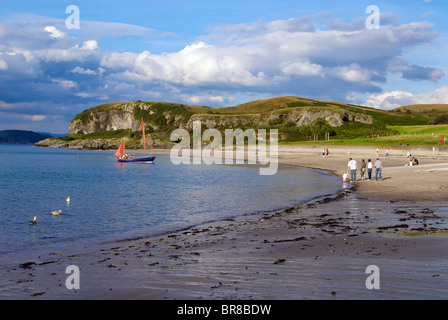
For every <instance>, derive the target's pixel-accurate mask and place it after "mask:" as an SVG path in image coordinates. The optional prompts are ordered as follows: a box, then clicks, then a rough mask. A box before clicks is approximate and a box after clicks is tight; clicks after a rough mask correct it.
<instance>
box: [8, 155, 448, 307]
mask: <svg viewBox="0 0 448 320" xmlns="http://www.w3.org/2000/svg"><path fill="white" fill-rule="evenodd" d="M156 152H157V151H156ZM160 153H162V152H160ZM163 153H166V151H163ZM381 153H382V154H381ZM414 153H415V155H417V157H418V159H419V161H420V163H421V164H422V165H421V166H418V167H405V166H404V164H405V162H406V157H405V155H406V151H404V150H392V151H391V152H390V155H389V157H388V158H387V159H385V157H384V150H382V151H381V152H380V158H381V159H382V160H383V164H384V166H385V169H384V172H383V180H382V181H366V180H364V181H359V182H357V183H354V184H351V183H347V184H346V187H347V188H346V191H345V192H343V193H341V194H339V195H337V196H334V197H331V198H326V199H321V200H318V201H314V202H310V203H305V204H303V205H301V206H298V207H294V208H288V209H285V210H279V211H274V212H265V213H259V214H249V215H245V216H242V217H239V218H235V219H228V220H226V221H220V222H213V223H206V224H203V225H200V226H195V227H194V228H191V229H188V230H180V231H177V232H172V233H168V234H162V235H157V236H153V237H150V238H145V239H135V240H127V241H122V242H118V243H109V244H103V245H102V246H101V248H98V246H95V249H89V248H86V249H85V250H84V251H83V252H57V253H56V252H55V253H54V254H52V255H51V256H48V257H30V261H29V262H33V263H34V264H30V265H22V267H20V266H19V264H20V263H24V262H25V261H20V262H18V265H17V267H16V268H12V269H10V270H2V271H1V275H0V276H1V279H2V283H1V286H0V298H1V299H9V298H11V299H156V300H164V299H167V300H171V299H194V300H210V299H213V300H222V299H261V300H264V299H270V300H290V299H447V298H448V272H447V270H448V250H446V247H447V245H448V204H447V203H446V201H445V199H446V196H445V194H446V189H447V187H448V181H446V177H447V170H448V154H447V153H446V152H445V153H442V152H441V153H439V154H437V155H436V156H433V155H432V152H431V151H429V150H428V151H425V150H421V151H418V152H414ZM349 156H350V157H353V158H354V159H355V160H357V161H358V162H360V159H362V158H365V159H366V160H367V159H368V158H370V159H372V160H374V159H376V151H375V150H374V148H370V147H367V148H366V147H364V148H362V147H360V148H357V149H353V150H350V154H347V147H339V148H336V147H332V148H330V157H328V158H323V157H322V150H321V147H296V146H292V147H284V146H281V148H280V153H279V163H282V164H290V165H301V166H306V167H313V168H319V169H324V170H329V171H331V172H333V173H334V174H336V175H339V176H341V175H342V172H343V171H344V170H345V169H346V165H347V162H348V157H349ZM358 176H359V173H358ZM341 184H342V179H341ZM69 265H76V266H78V267H79V268H80V274H81V283H80V287H81V288H80V289H79V290H68V289H67V288H66V286H65V281H66V279H67V277H68V274H66V273H65V268H66V267H67V266H69ZM370 265H376V266H378V268H379V270H380V289H379V290H375V289H373V290H368V289H367V288H366V284H365V282H366V279H367V277H368V276H369V275H370V274H367V273H366V268H367V267H368V266H370Z"/></svg>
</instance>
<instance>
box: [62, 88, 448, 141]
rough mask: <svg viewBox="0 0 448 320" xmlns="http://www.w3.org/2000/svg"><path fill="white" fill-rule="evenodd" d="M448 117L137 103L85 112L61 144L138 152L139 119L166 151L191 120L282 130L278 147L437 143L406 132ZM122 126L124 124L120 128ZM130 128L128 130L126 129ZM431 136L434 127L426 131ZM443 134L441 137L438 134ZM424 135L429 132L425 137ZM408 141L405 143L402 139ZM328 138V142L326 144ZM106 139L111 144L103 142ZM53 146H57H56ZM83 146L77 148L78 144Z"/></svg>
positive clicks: (293, 106) (360, 109)
mask: <svg viewBox="0 0 448 320" xmlns="http://www.w3.org/2000/svg"><path fill="white" fill-rule="evenodd" d="M443 117H448V107H447V105H419V106H405V107H401V108H397V109H395V110H391V111H386V110H380V109H375V108H369V107H364V106H358V105H353V104H346V103H340V102H335V101H320V100H312V99H307V98H303V97H297V96H283V97H275V98H270V99H263V100H257V101H252V102H248V103H244V104H240V105H236V106H232V107H223V108H210V107H206V106H199V105H193V106H188V105H183V104H178V103H170V102H149V101H140V100H137V101H134V102H120V103H108V104H103V105H100V106H97V107H94V108H90V109H87V110H84V111H83V112H81V113H80V114H78V115H77V116H76V117H74V119H73V120H72V122H71V124H70V134H69V135H67V136H66V137H63V138H61V139H57V141H63V142H64V143H77V142H78V143H79V141H86V140H95V141H96V142H95V144H92V145H93V146H92V148H113V147H114V146H115V145H118V144H119V142H120V141H121V140H122V139H123V138H125V139H126V145H127V147H130V148H139V147H140V146H141V145H142V142H141V138H142V135H141V119H143V121H144V126H145V131H146V132H147V133H149V134H150V138H151V139H152V141H153V142H154V143H155V144H156V147H164V146H165V147H168V146H169V145H170V143H171V145H172V142H170V141H169V139H170V133H171V132H172V131H173V130H174V129H177V128H180V127H181V128H186V129H187V130H190V131H191V130H192V122H193V121H201V122H202V124H203V128H204V129H205V128H216V129H218V130H220V131H222V132H224V130H225V129H236V128H241V129H243V130H245V129H249V128H252V129H255V130H256V129H278V132H279V139H280V143H326V144H329V143H333V144H378V145H381V144H395V143H397V144H400V143H402V141H406V143H410V144H422V145H429V144H433V143H434V141H433V139H432V138H431V137H429V139H428V137H425V138H422V137H419V136H420V135H423V133H418V134H417V133H416V132H414V133H413V134H407V133H405V132H403V130H409V129H403V128H411V127H413V126H420V127H421V126H431V125H433V124H434V123H436V120H437V119H438V120H440V119H442V120H443ZM122 124H123V125H122ZM124 124H126V125H124ZM428 130H429V131H431V130H432V129H431V127H428ZM439 134H442V132H438V133H437V135H439ZM425 135H426V133H425ZM405 136H406V140H403V139H404V138H405ZM328 137H329V138H330V141H326V139H328ZM101 139H102V140H105V141H106V140H107V143H106V142H104V141H100V143H101V147H98V143H99V142H98V141H99V140H101ZM53 143H54V141H53ZM78 147H79V145H78Z"/></svg>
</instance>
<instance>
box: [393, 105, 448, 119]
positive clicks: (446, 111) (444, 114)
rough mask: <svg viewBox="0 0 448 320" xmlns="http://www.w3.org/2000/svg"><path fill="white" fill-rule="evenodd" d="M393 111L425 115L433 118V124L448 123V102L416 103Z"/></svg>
mask: <svg viewBox="0 0 448 320" xmlns="http://www.w3.org/2000/svg"><path fill="white" fill-rule="evenodd" d="M392 111H393V112H395V113H398V114H408V115H418V116H420V117H425V118H428V119H431V121H430V123H431V124H448V104H414V105H409V106H403V107H399V108H396V109H394V110H392Z"/></svg>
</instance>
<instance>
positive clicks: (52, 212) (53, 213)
mask: <svg viewBox="0 0 448 320" xmlns="http://www.w3.org/2000/svg"><path fill="white" fill-rule="evenodd" d="M50 212H51V214H52V215H54V216H60V215H61V214H62V210H58V211H50Z"/></svg>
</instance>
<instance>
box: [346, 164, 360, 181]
mask: <svg viewBox="0 0 448 320" xmlns="http://www.w3.org/2000/svg"><path fill="white" fill-rule="evenodd" d="M349 160H350V161H349V162H348V164H347V170H350V181H351V182H356V170H358V163H357V162H356V160H353V159H352V158H350V159H349Z"/></svg>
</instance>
